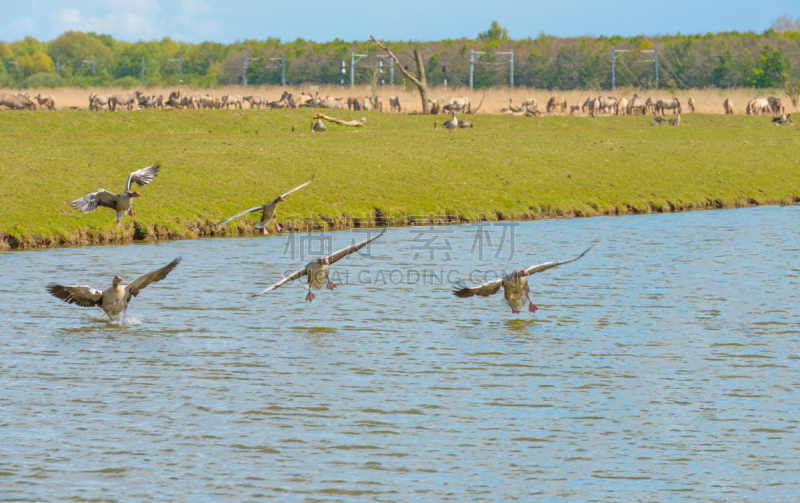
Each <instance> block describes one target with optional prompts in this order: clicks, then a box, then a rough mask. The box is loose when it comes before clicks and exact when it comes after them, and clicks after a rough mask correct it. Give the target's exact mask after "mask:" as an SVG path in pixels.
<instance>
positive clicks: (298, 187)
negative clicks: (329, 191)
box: [281, 175, 317, 197]
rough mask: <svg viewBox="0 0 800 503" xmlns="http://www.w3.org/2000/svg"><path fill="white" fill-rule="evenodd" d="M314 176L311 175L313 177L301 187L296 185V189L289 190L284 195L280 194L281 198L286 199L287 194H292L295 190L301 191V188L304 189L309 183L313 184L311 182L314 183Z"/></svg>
mask: <svg viewBox="0 0 800 503" xmlns="http://www.w3.org/2000/svg"><path fill="white" fill-rule="evenodd" d="M315 176H317V175H313V176H312V177H311V180H309V181H307V182H306V183H304V184H303V185H298V186H297V187H295V188H293V189H292V190H290V191H289V192H287V193H286V194H282V195H281V197H286V196H288V195H289V194H291V193H292V192H294V191H295V190H300V189H302V188H303V187H305V186H306V185H308V184H309V183H311V182H313V181H314V177H315Z"/></svg>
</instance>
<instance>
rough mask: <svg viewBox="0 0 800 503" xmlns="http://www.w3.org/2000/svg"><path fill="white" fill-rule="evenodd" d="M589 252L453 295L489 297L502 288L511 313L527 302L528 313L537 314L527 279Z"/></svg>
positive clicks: (531, 267)
mask: <svg viewBox="0 0 800 503" xmlns="http://www.w3.org/2000/svg"><path fill="white" fill-rule="evenodd" d="M589 250H591V248H587V249H586V250H585V251H584V252H583V253H581V254H580V255H578V256H577V257H575V258H571V259H569V260H558V261H556V262H545V263H544V264H539V265H532V266H530V267H528V268H527V269H520V270H518V271H514V272H511V273H509V274H507V275H505V276H504V277H502V278H499V279H496V280H494V281H489V282H487V283H484V284H482V285H480V286H477V287H475V288H467V287H463V288H458V289H456V290H453V294H455V296H456V297H460V298H462V299H466V298H467V297H472V296H473V295H480V296H481V297H488V296H489V295H493V294H495V293H497V292H498V291H499V290H500V287H503V294H504V296H505V298H506V302H507V303H508V307H510V308H511V312H512V313H513V314H519V312H520V311H521V310H522V308H523V307H525V302H526V301H527V303H528V311H530V312H532V313H535V312H536V311H537V310H538V309H539V308H538V307H536V306H535V305H533V302H531V298H530V296H529V292H530V291H531V290H530V287H529V286H528V278H527V277H528V276H530V275H531V274H535V273H537V272H542V271H546V270H547V269H550V268H552V267H557V266H560V265H563V264H568V263H570V262H575V261H576V260H578V259H579V258H581V257H583V256H584V255H586V253H587V252H588V251H589Z"/></svg>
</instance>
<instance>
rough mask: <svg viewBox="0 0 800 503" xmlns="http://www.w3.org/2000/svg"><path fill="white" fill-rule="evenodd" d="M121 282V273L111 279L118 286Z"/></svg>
mask: <svg viewBox="0 0 800 503" xmlns="http://www.w3.org/2000/svg"><path fill="white" fill-rule="evenodd" d="M120 283H122V276H119V275H117V276H114V279H112V280H111V284H112V285H114V286H117V285H119V284H120Z"/></svg>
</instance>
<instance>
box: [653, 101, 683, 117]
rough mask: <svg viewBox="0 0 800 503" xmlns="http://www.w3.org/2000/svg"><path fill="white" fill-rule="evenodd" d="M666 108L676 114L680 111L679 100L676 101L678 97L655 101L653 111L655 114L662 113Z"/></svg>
mask: <svg viewBox="0 0 800 503" xmlns="http://www.w3.org/2000/svg"><path fill="white" fill-rule="evenodd" d="M667 110H675V113H676V114H679V113H681V102H680V101H678V98H672V99H669V100H658V101H656V110H655V111H656V113H657V114H659V113H660V114H663V113H664V112H665V111H667Z"/></svg>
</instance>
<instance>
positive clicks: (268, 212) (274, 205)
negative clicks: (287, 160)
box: [217, 175, 317, 235]
mask: <svg viewBox="0 0 800 503" xmlns="http://www.w3.org/2000/svg"><path fill="white" fill-rule="evenodd" d="M314 176H317V175H314ZM314 176H312V177H311V180H309V181H307V182H306V183H304V184H303V185H298V186H297V187H295V188H293V189H292V190H290V191H289V192H287V193H286V194H283V195H280V196H278V197H276V198H275V199H273V200H272V202H271V203H267V204H262V205H260V206H253V207H252V208H248V209H246V210H244V211H242V212H240V213H237V214H235V215H234V216H232V217H230V218H226V219H225V220H223V221H222V222H220V223H218V224H217V225H222V224H227V223H228V222H230V221H231V220H233V219H234V218H239V217H240V216H242V215H244V214H245V213H250V212H251V211H259V210H262V211H261V220H259V221H258V223H256V228H258V229H263V230H264V235H267V234H269V231H267V225H269V223H270V222H272V220H273V219H274V218H275V213H276V212H277V210H278V203H282V202H284V198H285V197H286V196H288V195H289V194H291V193H292V192H294V191H296V190H299V189H302V188H303V187H305V186H306V185H308V184H309V183H311V182H312V181H314ZM275 230H276V231H278V232H280V231H281V230H283V229H281V226H280V225H278V222H275Z"/></svg>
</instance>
